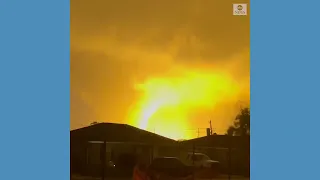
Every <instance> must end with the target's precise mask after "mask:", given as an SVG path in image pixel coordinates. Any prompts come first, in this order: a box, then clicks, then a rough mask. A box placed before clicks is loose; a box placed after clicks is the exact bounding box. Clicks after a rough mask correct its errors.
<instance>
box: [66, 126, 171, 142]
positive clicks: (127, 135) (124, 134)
mask: <svg viewBox="0 0 320 180" xmlns="http://www.w3.org/2000/svg"><path fill="white" fill-rule="evenodd" d="M70 139H71V141H73V142H75V141H107V142H125V143H144V144H168V145H170V144H174V143H176V141H175V140H172V139H169V138H166V137H163V136H160V135H157V134H155V133H151V132H149V131H145V130H142V129H139V128H136V127H133V126H130V125H127V124H117V123H98V124H95V125H91V126H87V127H84V128H80V129H76V130H72V131H71V132H70Z"/></svg>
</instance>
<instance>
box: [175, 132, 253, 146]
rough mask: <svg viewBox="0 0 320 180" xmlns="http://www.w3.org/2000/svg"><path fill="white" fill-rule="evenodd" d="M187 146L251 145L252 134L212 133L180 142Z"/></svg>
mask: <svg viewBox="0 0 320 180" xmlns="http://www.w3.org/2000/svg"><path fill="white" fill-rule="evenodd" d="M180 144H181V145H186V146H193V144H194V145H196V146H202V147H216V148H228V147H232V148H238V147H250V136H228V135H211V136H204V137H200V138H195V139H190V140H186V141H182V142H180Z"/></svg>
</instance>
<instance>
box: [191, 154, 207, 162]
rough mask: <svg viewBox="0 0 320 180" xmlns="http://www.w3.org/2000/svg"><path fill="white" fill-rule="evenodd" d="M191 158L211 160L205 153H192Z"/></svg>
mask: <svg viewBox="0 0 320 180" xmlns="http://www.w3.org/2000/svg"><path fill="white" fill-rule="evenodd" d="M190 157H191V158H190V159H191V160H194V161H203V160H209V159H210V158H209V157H208V156H206V155H204V154H195V155H192V154H191V155H190ZM192 157H193V158H192Z"/></svg>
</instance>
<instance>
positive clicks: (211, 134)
mask: <svg viewBox="0 0 320 180" xmlns="http://www.w3.org/2000/svg"><path fill="white" fill-rule="evenodd" d="M210 135H212V125H211V120H210Z"/></svg>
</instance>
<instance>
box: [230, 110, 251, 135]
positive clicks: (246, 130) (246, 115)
mask: <svg viewBox="0 0 320 180" xmlns="http://www.w3.org/2000/svg"><path fill="white" fill-rule="evenodd" d="M227 134H228V135H231V136H245V135H250V108H242V109H241V110H240V112H239V114H238V115H237V116H236V118H235V120H234V123H233V126H230V127H229V128H228V130H227Z"/></svg>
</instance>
